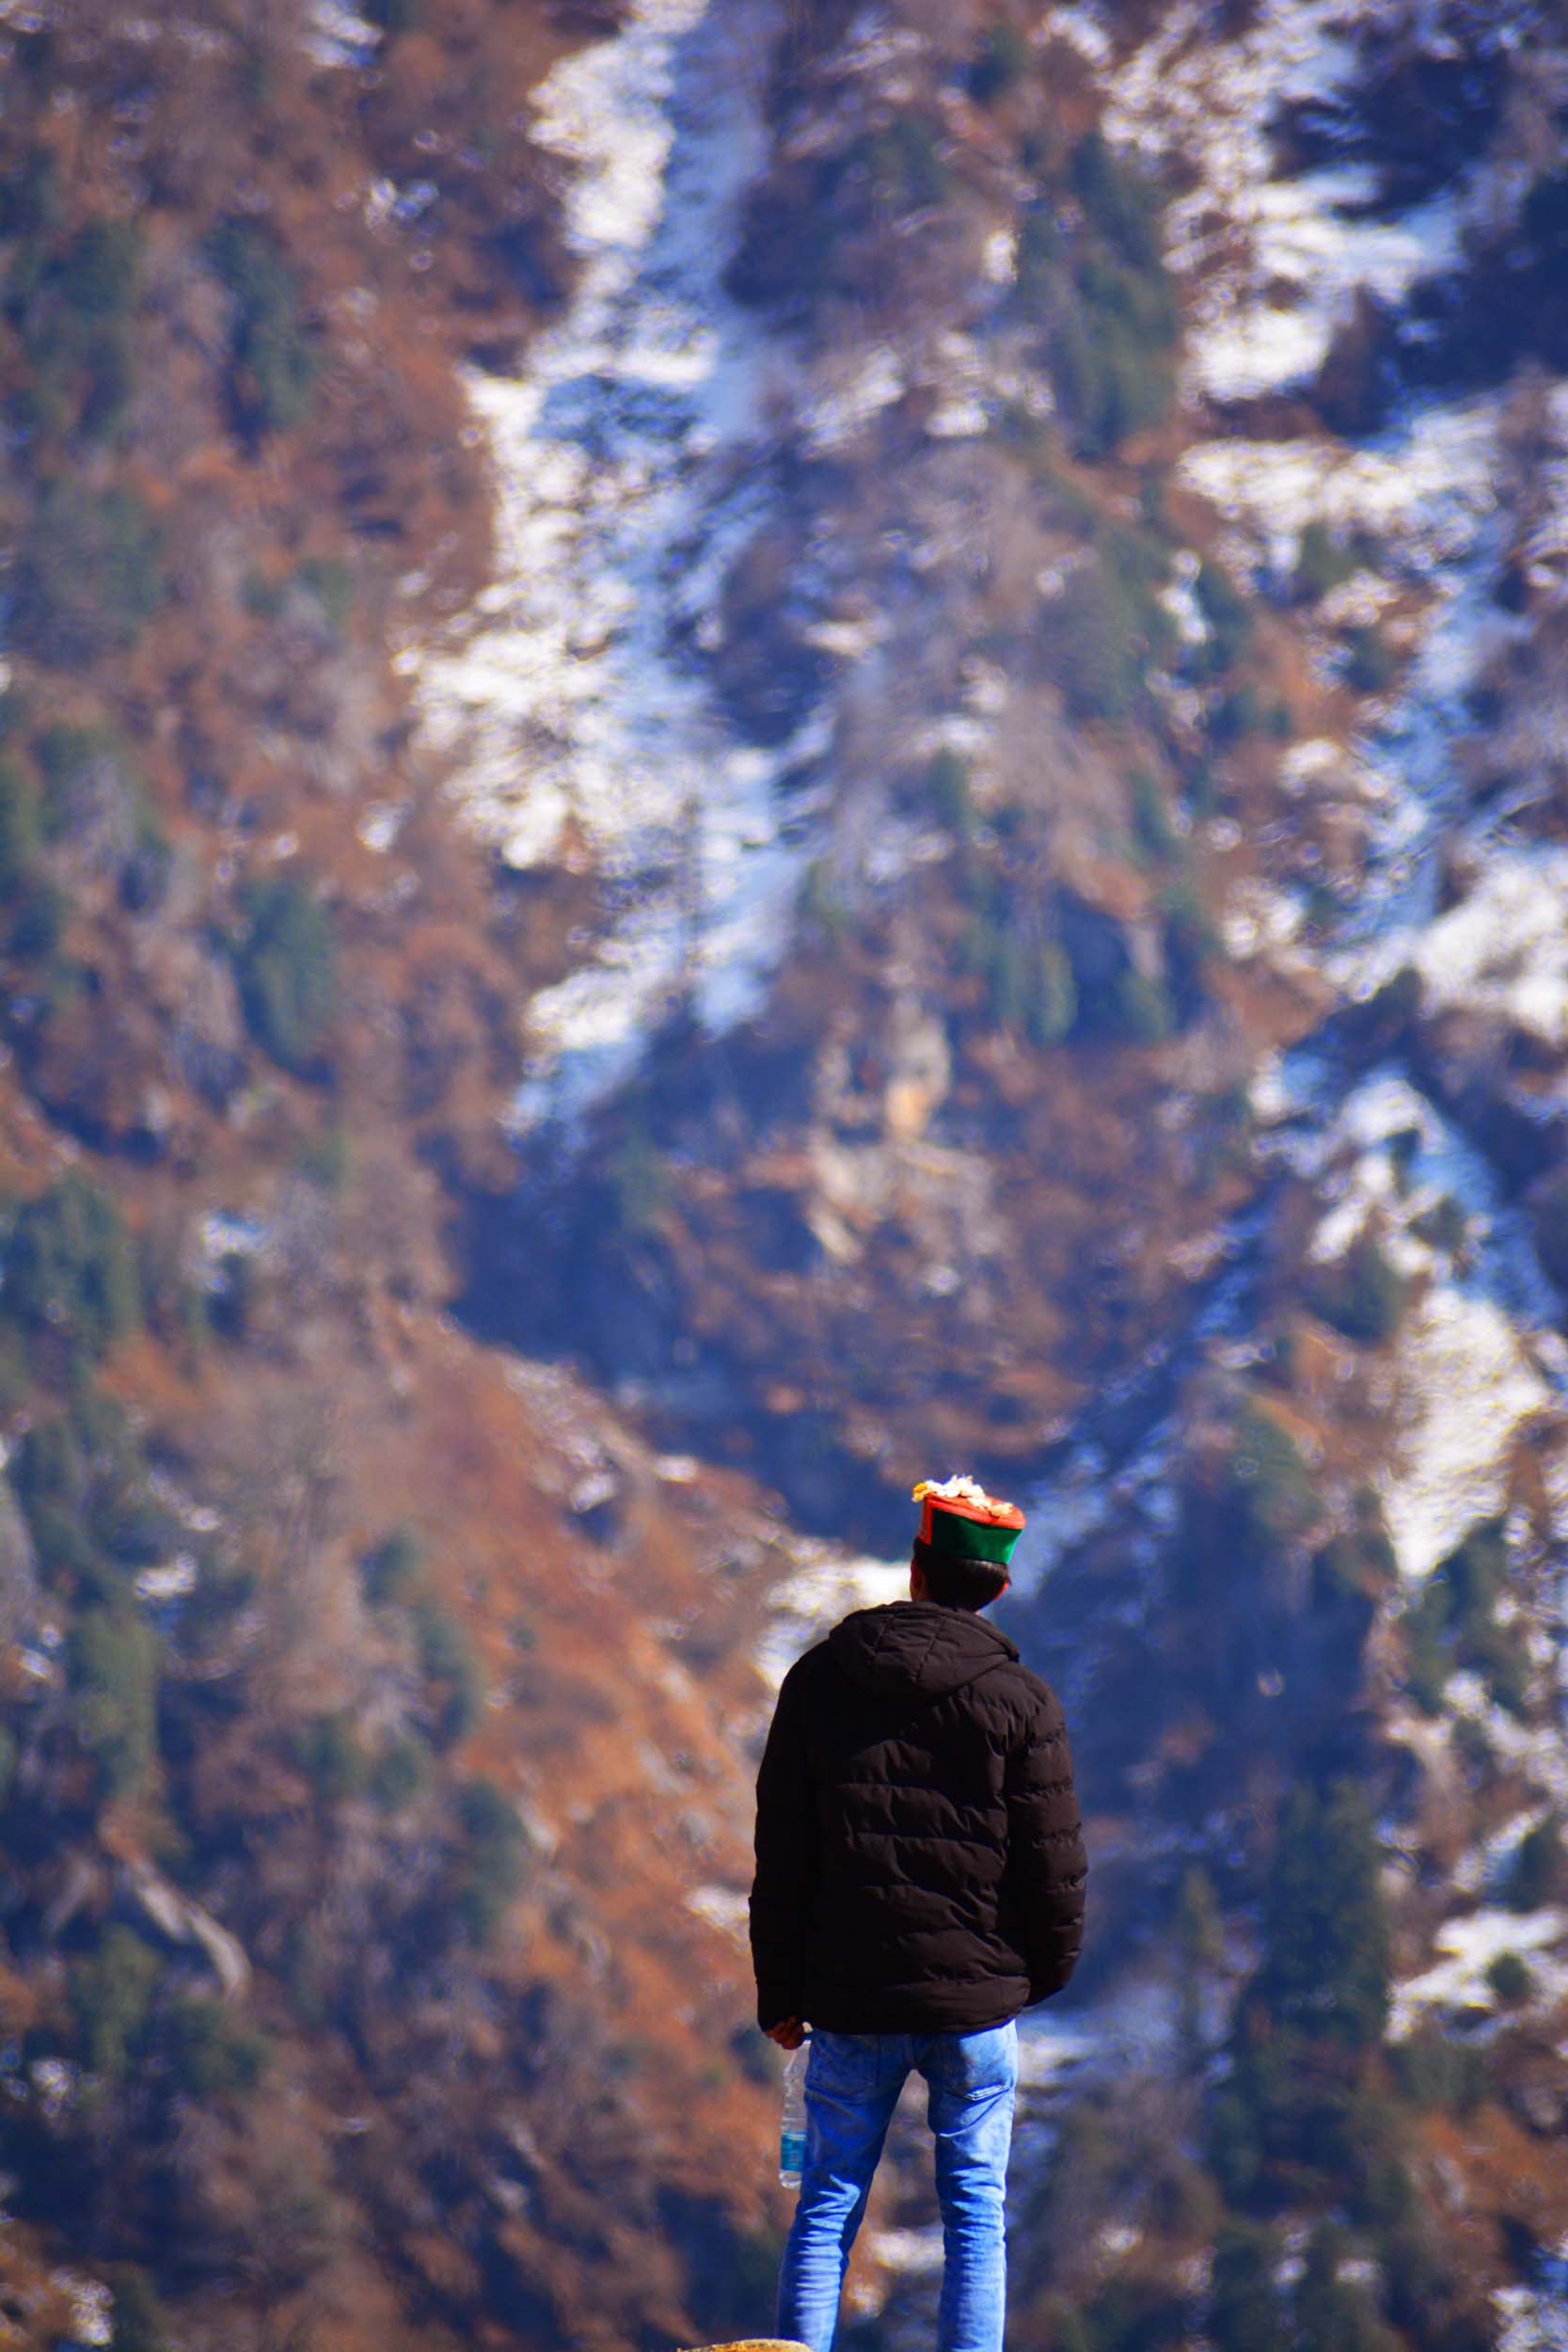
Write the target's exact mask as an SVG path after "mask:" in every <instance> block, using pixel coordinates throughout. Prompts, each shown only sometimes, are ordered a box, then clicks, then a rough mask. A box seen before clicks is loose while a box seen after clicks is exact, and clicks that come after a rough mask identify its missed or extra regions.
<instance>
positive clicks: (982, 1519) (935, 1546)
mask: <svg viewBox="0 0 1568 2352" xmlns="http://www.w3.org/2000/svg"><path fill="white" fill-rule="evenodd" d="M914 1500H915V1502H918V1503H921V1504H923V1505H924V1506H925V1507H924V1508H923V1510H922V1511H921V1514H920V1540H921V1542H922V1543H923V1544H928V1545H929V1546H930V1548H931V1549H932V1550H933V1551H940V1552H942V1553H944V1554H945V1555H946V1557H947V1558H948V1559H950V1560H988V1561H990V1564H991V1565H992V1566H994V1567H998V1568H1005V1567H1006V1565H1007V1563H1008V1562H1009V1560H1011V1558H1012V1556H1013V1546H1014V1545H1015V1544H1016V1543H1017V1541H1018V1539H1019V1535H1020V1534H1021V1533H1022V1527H1023V1514H1022V1511H1021V1510H1020V1509H1019V1507H1018V1505H1017V1503H1016V1502H997V1501H996V1499H995V1497H994V1496H993V1495H989V1494H987V1492H986V1490H985V1488H984V1486H981V1485H980V1483H979V1481H978V1479H974V1478H967V1477H965V1476H964V1475H963V1474H962V1473H961V1472H960V1471H955V1472H954V1474H953V1476H952V1477H951V1478H944V1479H943V1480H942V1484H941V1485H940V1486H938V1485H937V1484H936V1482H935V1481H934V1480H933V1479H929V1478H923V1479H922V1480H921V1482H920V1484H919V1486H917V1487H916V1488H915V1490H914Z"/></svg>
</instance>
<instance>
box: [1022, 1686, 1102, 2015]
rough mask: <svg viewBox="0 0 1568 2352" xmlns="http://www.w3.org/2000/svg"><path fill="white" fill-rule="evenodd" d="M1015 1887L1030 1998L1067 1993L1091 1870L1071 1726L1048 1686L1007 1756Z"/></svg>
mask: <svg viewBox="0 0 1568 2352" xmlns="http://www.w3.org/2000/svg"><path fill="white" fill-rule="evenodd" d="M1006 1793H1007V1883H1008V1887H1009V1890H1010V1892H1011V1895H1012V1899H1013V1905H1014V1910H1015V1915H1016V1916H1017V1917H1018V1919H1019V1921H1020V1923H1021V1926H1022V1941H1023V1951H1024V1956H1025V1958H1026V1960H1027V1962H1028V1965H1029V1998H1030V2000H1031V2001H1032V2002H1033V2001H1043V2000H1047V1999H1049V1997H1050V1995H1051V1994H1053V1993H1059V1992H1060V1991H1061V1989H1062V1987H1063V1986H1064V1985H1065V1984H1066V1982H1067V1980H1068V1979H1069V1977H1070V1976H1071V1974H1072V1972H1073V1969H1074V1968H1075V1967H1076V1966H1077V1964H1078V1954H1079V1950H1080V1948H1081V1947H1082V1944H1083V1939H1084V1884H1085V1879H1086V1877H1087V1875H1088V1864H1087V1861H1086V1859H1085V1853H1084V1833H1083V1824H1082V1822H1081V1821H1080V1820H1079V1815H1078V1798H1077V1794H1076V1792H1075V1790H1074V1788H1073V1785H1072V1756H1071V1753H1070V1751H1069V1747H1068V1737H1067V1726H1066V1724H1064V1723H1063V1721H1062V1710H1061V1707H1060V1705H1059V1704H1058V1702H1057V1699H1056V1697H1055V1694H1054V1692H1051V1691H1049V1690H1046V1689H1045V1688H1044V1686H1043V1685H1042V1686H1040V1689H1039V1696H1038V1698H1037V1703H1036V1706H1035V1708H1034V1711H1033V1717H1032V1720H1031V1722H1030V1723H1029V1725H1028V1728H1027V1730H1026V1732H1025V1734H1024V1737H1023V1738H1022V1740H1021V1741H1020V1743H1019V1745H1018V1746H1017V1747H1015V1748H1014V1749H1013V1750H1012V1751H1011V1752H1010V1754H1009V1755H1008V1757H1007V1766H1006Z"/></svg>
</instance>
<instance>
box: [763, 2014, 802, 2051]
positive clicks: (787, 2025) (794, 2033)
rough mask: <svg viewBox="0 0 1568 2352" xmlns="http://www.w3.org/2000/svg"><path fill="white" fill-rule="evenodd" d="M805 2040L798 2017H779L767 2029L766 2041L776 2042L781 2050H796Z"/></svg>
mask: <svg viewBox="0 0 1568 2352" xmlns="http://www.w3.org/2000/svg"><path fill="white" fill-rule="evenodd" d="M805 2038H806V2029H805V2027H804V2026H802V2025H801V2023H800V2019H799V2018H798V2017H781V2018H780V2020H779V2022H778V2024H777V2025H776V2026H768V2041H769V2042H777V2043H778V2045H779V2047H780V2049H781V2050H798V2049H799V2048H800V2044H801V2042H804V2040H805Z"/></svg>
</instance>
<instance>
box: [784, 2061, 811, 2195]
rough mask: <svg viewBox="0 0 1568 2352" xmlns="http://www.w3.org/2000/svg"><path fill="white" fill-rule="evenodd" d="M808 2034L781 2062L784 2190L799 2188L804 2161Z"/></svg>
mask: <svg viewBox="0 0 1568 2352" xmlns="http://www.w3.org/2000/svg"><path fill="white" fill-rule="evenodd" d="M810 2048H811V2037H810V2035H809V2034H808V2035H807V2037H806V2039H805V2041H804V2042H801V2044H800V2048H799V2049H798V2050H791V2052H790V2054H789V2056H788V2058H785V2060H784V2112H783V2114H782V2116H781V2117H780V2119H779V2178H780V2180H781V2181H782V2182H783V2183H784V2186H785V2188H799V2187H800V2168H801V2167H802V2165H803V2164H804V2163H805V2160H806V2058H807V2055H808V2053H809V2051H810Z"/></svg>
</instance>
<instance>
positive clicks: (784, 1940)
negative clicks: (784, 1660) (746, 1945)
mask: <svg viewBox="0 0 1568 2352" xmlns="http://www.w3.org/2000/svg"><path fill="white" fill-rule="evenodd" d="M756 1852H757V1867H756V1878H755V1881H754V1883H753V1885H752V1961H753V1963H754V1965H755V1969H756V1979H757V2016H758V2021H759V2023H760V2024H761V2025H762V2026H763V2027H764V2028H765V2029H766V2028H767V2027H768V2026H775V2025H777V2024H779V2023H780V2021H781V2020H782V2019H784V2018H786V2017H800V2018H804V2019H807V2020H809V2021H810V2023H811V2024H813V2025H816V2026H825V2027H826V2028H827V2029H828V2030H829V2031H830V2032H834V2033H972V2032H976V2031H978V2030H979V2029H980V2028H981V2027H982V2026H997V2025H1001V2024H1002V2023H1004V2021H1005V2020H1006V2019H1007V2018H1009V2017H1012V2016H1016V2014H1017V2013H1018V2011H1019V2010H1021V2009H1025V2008H1027V2007H1028V2005H1029V2004H1030V2003H1031V2002H1032V2001H1042V2000H1044V1999H1045V1998H1046V1997H1047V1995H1048V1994H1053V1993H1057V1992H1060V1990H1061V1988H1062V1986H1063V1985H1064V1984H1066V1982H1067V1980H1068V1979H1069V1976H1070V1975H1071V1974H1072V1970H1073V1966H1074V1963H1076V1961H1077V1958H1078V1947H1079V1943H1080V1939H1081V1936H1082V1931H1083V1919H1084V1879H1085V1860H1084V1846H1083V1837H1082V1834H1081V1830H1080V1826H1079V1820H1078V1804H1077V1800H1076V1798H1075V1796H1074V1794H1073V1788H1072V1761H1071V1757H1070V1756H1069V1752H1068V1742H1067V1733H1066V1730H1065V1728H1064V1726H1063V1723H1062V1710H1061V1708H1060V1707H1059V1706H1058V1705H1057V1702H1056V1699H1055V1697H1054V1695H1053V1693H1052V1692H1051V1691H1049V1690H1048V1689H1047V1687H1046V1685H1045V1684H1044V1683H1043V1682H1041V1681H1040V1679H1039V1677H1038V1676H1037V1675H1033V1674H1031V1673H1030V1671H1029V1669H1028V1668H1027V1667H1026V1666H1022V1665H1021V1664H1020V1663H1019V1657H1018V1651H1017V1649H1016V1648H1015V1647H1014V1645H1013V1644H1012V1643H1011V1642H1009V1641H1008V1639H1007V1637H1006V1634H1005V1633H1001V1632H998V1630H997V1629H996V1628H995V1627H994V1626H992V1625H988V1624H987V1623H986V1622H985V1621H984V1620H983V1619H982V1618H980V1617H978V1616H974V1615H972V1614H971V1613H969V1612H968V1611H966V1610H961V1609H949V1608H946V1607H943V1606H942V1604H940V1603H938V1602H936V1601H896V1602H895V1603H894V1604H893V1606H892V1607H891V1608H887V1609H861V1610H857V1611H856V1613H855V1614H854V1615H853V1616H850V1617H846V1619H845V1620H844V1623H843V1624H842V1625H840V1626H838V1627H836V1628H835V1629H834V1630H833V1631H832V1633H831V1634H830V1635H829V1637H828V1639H827V1640H826V1641H825V1642H819V1643H818V1644H817V1645H816V1648H815V1649H811V1650H808V1651H807V1652H806V1654H805V1656H804V1657H803V1658H801V1659H800V1660H798V1661H797V1662H796V1664H795V1665H793V1666H792V1667H791V1668H790V1670H789V1673H788V1674H787V1675H786V1676H785V1677H784V1687H783V1689H782V1690H781V1691H780V1692H779V1704H778V1708H777V1711H776V1712H775V1714H774V1717H773V1724H772V1729H771V1730H770V1731H769V1733H768V1745H767V1748H766V1750H765V1752H764V1755H763V1759H762V1769H761V1771H760V1772H759V1773H758V1775H757V1844H756Z"/></svg>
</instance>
